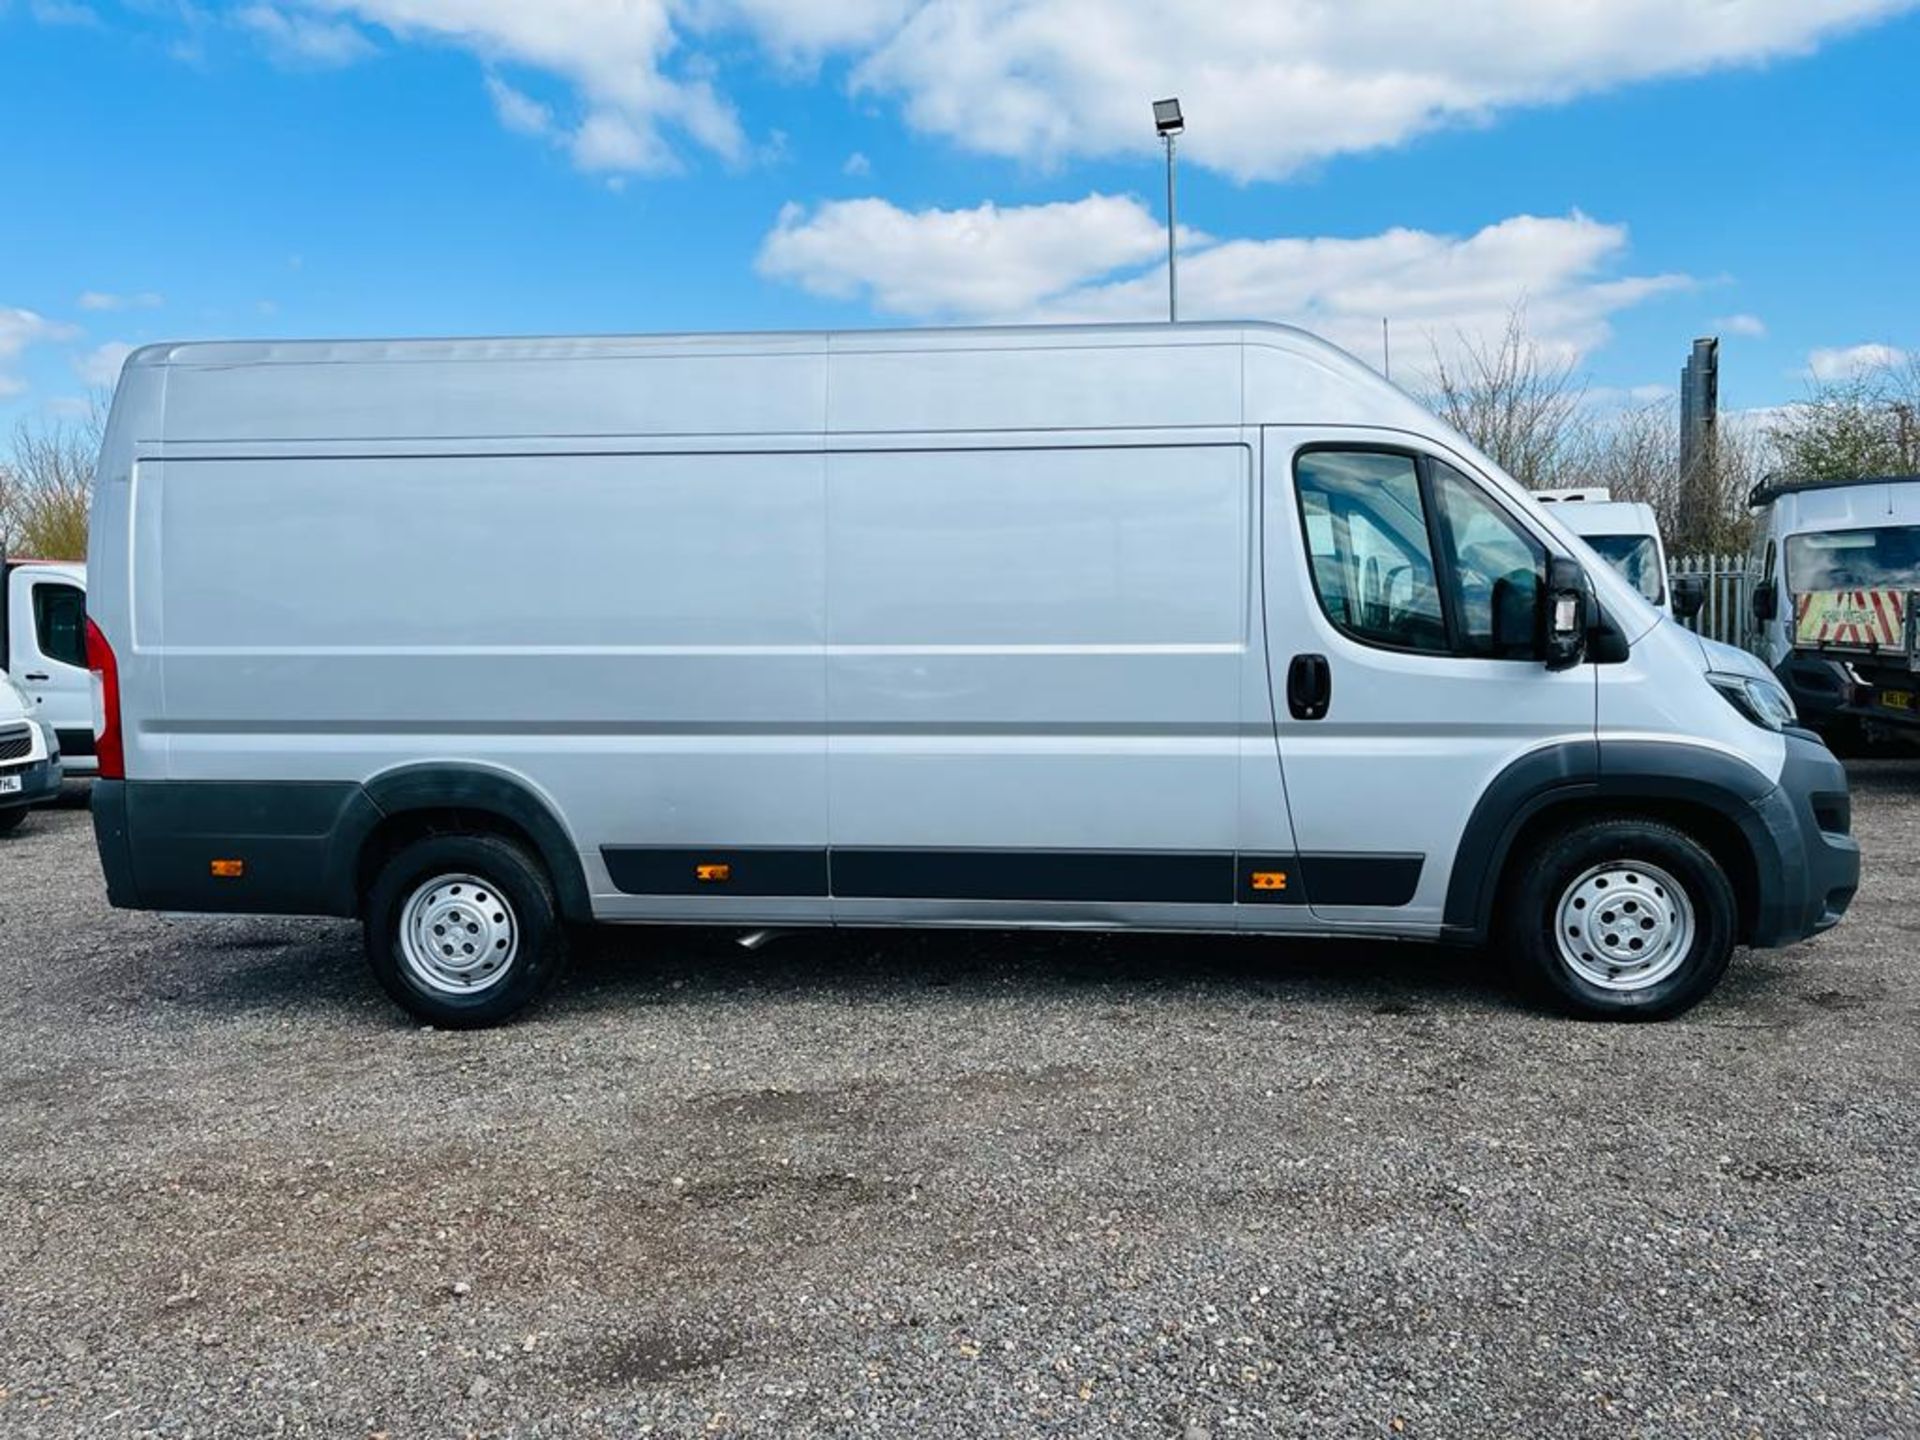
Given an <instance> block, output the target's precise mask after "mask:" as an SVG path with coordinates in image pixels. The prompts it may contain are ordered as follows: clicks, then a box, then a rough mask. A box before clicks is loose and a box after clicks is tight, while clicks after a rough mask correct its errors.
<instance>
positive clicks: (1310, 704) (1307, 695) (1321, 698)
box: [1287, 655, 1333, 720]
mask: <svg viewBox="0 0 1920 1440" xmlns="http://www.w3.org/2000/svg"><path fill="white" fill-rule="evenodd" d="M1332 703H1333V667H1332V666H1330V665H1328V664H1327V657H1326V656H1324V655H1296V656H1294V657H1293V663H1292V664H1291V665H1289V666H1288V667H1287V709H1288V710H1290V711H1292V712H1293V718H1294V719H1296V720H1319V719H1322V718H1324V717H1325V715H1326V713H1327V706H1329V705H1331V704H1332Z"/></svg>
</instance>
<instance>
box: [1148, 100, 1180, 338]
mask: <svg viewBox="0 0 1920 1440" xmlns="http://www.w3.org/2000/svg"><path fill="white" fill-rule="evenodd" d="M1153 128H1154V129H1155V130H1156V131H1158V132H1159V134H1160V140H1161V143H1162V144H1164V145H1165V146H1166V147H1167V320H1168V322H1169V323H1171V322H1173V321H1175V320H1178V319H1179V318H1180V273H1179V259H1178V256H1177V254H1176V252H1175V246H1174V239H1173V237H1174V218H1173V140H1174V136H1176V135H1178V134H1179V133H1180V132H1181V131H1182V130H1184V129H1186V128H1187V122H1186V121H1185V120H1183V119H1181V118H1180V102H1179V101H1178V100H1156V101H1154V102H1153Z"/></svg>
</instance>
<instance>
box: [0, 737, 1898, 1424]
mask: <svg viewBox="0 0 1920 1440" xmlns="http://www.w3.org/2000/svg"><path fill="white" fill-rule="evenodd" d="M1855 778H1856V785H1857V796H1856V812H1855V813H1856V819H1857V824H1858V826H1859V828H1860V830H1861V833H1862V836H1863V840H1864V843H1865V845H1866V847H1867V877H1866V883H1865V886H1864V888H1863V890H1862V892H1861V895H1860V898H1859V900H1858V902H1857V903H1856V904H1855V906H1854V910H1853V914H1852V916H1851V918H1850V919H1849V921H1848V922H1847V924H1846V925H1845V926H1843V927H1842V928H1841V929H1840V930H1839V931H1837V932H1835V933H1833V934H1832V935H1829V936H1827V937H1825V938H1824V939H1821V940H1819V941H1816V942H1814V943H1812V944H1809V945H1803V946H1800V947H1798V948H1796V949H1792V950H1787V951H1776V952H1770V953H1765V954H1752V955H1742V956H1740V957H1738V958H1737V959H1736V961H1735V964H1734V968H1733V971H1732V973H1731V974H1730V975H1729V977H1728V980H1727V982H1726V983H1725V985H1724V986H1723V987H1722V989H1721V990H1720V992H1719V993H1718V995H1717V996H1716V997H1715V998H1714V999H1712V1000H1711V1001H1709V1002H1708V1003H1707V1004H1706V1005H1704V1006H1703V1007H1701V1008H1700V1009H1698V1010H1696V1011H1695V1012H1694V1013H1693V1014H1692V1015H1690V1016H1688V1017H1687V1018H1685V1019H1684V1020H1681V1021H1677V1022H1674V1023H1670V1024H1667V1025H1660V1026H1645V1027H1620V1026H1603V1025H1585V1024H1577V1023H1573V1022H1570V1021H1566V1020H1561V1019H1556V1018H1553V1017H1550V1016H1544V1015H1540V1014H1536V1013H1533V1012H1531V1011H1529V1010H1527V1009H1525V1008H1523V1007H1521V1006H1520V1005H1518V1004H1517V1003H1516V1002H1515V1001H1513V1000H1512V999H1511V998H1510V997H1509V996H1508V994H1507V993H1506V992H1505V991H1504V990H1503V989H1502V988H1501V986H1500V985H1499V984H1498V983H1496V982H1495V981H1494V980H1493V979H1492V978H1490V977H1489V976H1488V975H1487V974H1486V973H1484V972H1483V971H1481V970H1480V969H1477V968H1475V967H1474V966H1472V965H1470V964H1467V963H1465V962H1463V961H1462V959H1461V958H1460V957H1458V956H1455V955H1451V954H1448V953H1445V952H1440V951H1431V950H1425V949H1420V948H1416V947H1406V946H1380V945H1355V946H1327V945H1321V946H1313V947H1310V948H1297V949H1292V950H1277V949H1275V948H1273V947H1271V946H1270V945H1266V944H1262V943H1259V942H1254V941H1241V940H1231V939H1224V940H1222V939H1209V940H1186V939H1181V940H1168V939H1131V938H1129V939H1112V938H1095V937H1068V936H1063V937H1050V936H1040V937H1034V936H1025V937H1022V936H997V935H967V934H937V935H932V934H884V933H882V934H872V933H869V934H862V933H849V934H845V935H840V936H832V935H819V936H801V937H796V938H793V939H790V940H786V941H783V942H781V943H779V944H776V945H773V946H771V947H769V948H768V949H766V950H763V951H761V952H759V953H757V954H751V955H749V954H747V953H745V952H743V951H741V950H739V949H738V948H737V947H734V946H732V945H730V944H729V943H728V941H727V938H726V937H724V936H719V935H706V934H689V933H686V932H657V931H622V932H616V933H615V935H614V936H613V937H612V938H611V939H610V940H609V941H608V942H607V943H606V944H605V945H604V946H603V947H602V949H603V952H604V953H600V954H596V955H594V956H593V957H591V958H590V959H588V960H586V961H585V962H583V963H582V964H581V965H580V967H579V968H578V969H577V970H576V971H575V974H574V978H573V980H572V981H571V982H570V983H569V984H568V985H567V986H566V988H565V989H564V990H563V991H562V992H561V993H560V994H559V995H558V996H556V997H555V998H554V1000H552V1001H551V1002H549V1003H548V1004H547V1005H546V1006H545V1007H544V1008H543V1009H541V1010H540V1011H539V1012H538V1013H537V1014H536V1015H535V1016H533V1017H532V1018H531V1019H529V1020H527V1021H526V1022H524V1023H521V1024H519V1025H516V1026H513V1027H511V1028H508V1029H505V1030H501V1031H495V1032H491V1033H486V1034H475V1035H459V1034H448V1033H436V1032H432V1031H425V1030H421V1029H419V1028H417V1027H416V1026H414V1025H412V1024H410V1023H408V1022H407V1021H406V1020H405V1019H404V1018H403V1017H402V1016H401V1015H400V1013H399V1012H398V1011H396V1010H394V1009H393V1008H392V1007H391V1006H389V1005H388V1003H387V1002H386V1001H385V999H384V998H382V997H381V996H380V995H379V994H378V992H377V991H376V990H375V989H374V987H373V984H372V982H371V980H370V978H369V977H368V976H367V975H366V974H365V971H364V963H363V961H362V959H361V956H360V953H359V949H358V934H357V932H356V931H355V930H354V929H353V928H352V927H350V926H347V925H343V924H338V923H331V922H306V921H295V922H286V921H206V920H193V921H185V920H179V921H170V920H164V919H161V918H159V917H156V916H151V915H133V914H123V913H119V912H115V911H111V910H109V909H108V908H107V907H106V904H105V900H104V896H103V893H102V887H101V883H100V880H99V875H98V871H97V868H96V864H95V861H94V857H93V848H92V838H91V833H90V830H89V828H88V824H87V817H86V814H85V812H84V810H81V809H79V808H76V807H69V808H67V809H65V810H63V811H58V812H51V813H45V812H43V813H42V814H40V815H39V816H37V817H36V818H35V819H34V820H33V821H32V822H30V823H29V825H28V827H27V828H25V829H23V830H22V831H20V832H19V833H18V834H17V835H16V836H15V837H14V838H12V839H9V840H6V841H0V1434H5V1435H9V1436H12V1435H36V1436H37V1435H50V1436H69V1435H71V1436H114V1435H144V1434H157V1435H167V1436H185V1435H195V1436H212V1435H257V1434H281V1433H285V1434H315V1435H327V1436H368V1435H373V1434H378V1433H385V1434H387V1435H389V1436H392V1437H395V1440H398V1437H402V1436H415V1435H420V1436H440V1435H447V1436H457V1435H469V1434H475V1435H517V1436H559V1435H609V1436H625V1435H634V1434H648V1433H651V1434H659V1435H695V1436H727V1435H747V1434H753V1435H772V1436H798V1435H816V1434H817V1435H900V1434H907V1433H911V1434H914V1435H935V1436H937V1435H956V1436H998V1435H1022V1436H1024V1435H1115V1434H1119V1435H1128V1436H1133V1435H1145V1436H1154V1435H1165V1436H1173V1437H1181V1440H1186V1437H1192V1440H1198V1437H1201V1436H1214V1437H1223V1436H1229V1435H1238V1434H1262V1435H1264V1434H1277V1435H1305V1434H1338V1435H1365V1434H1375V1433H1378V1434H1384V1435H1389V1436H1391V1435H1404V1436H1423V1435H1424V1436H1491V1435H1514V1436H1529V1437H1536V1436H1550V1435H1649V1436H1666V1435H1726V1436H1750V1435H1755V1434H1759V1435H1767V1436H1796V1437H1797V1436H1819V1435H1842V1436H1873V1435H1884V1436H1896V1435H1898V1436H1905V1435H1916V1434H1920V1096H1917V1095H1916V1093H1915V1091H1916V1086H1915V1082H1916V1080H1920V1030H1917V1027H1916V1024H1915V1022H1916V1020H1920V975H1917V974H1916V969H1915V960H1916V956H1915V942H1914V936H1915V934H1916V932H1920V920H1916V918H1915V911H1914V907H1913V899H1914V896H1915V894H1916V888H1915V880H1916V875H1917V874H1920V859H1917V858H1916V857H1920V806H1917V805H1916V804H1915V800H1916V798H1917V797H1920V766H1915V765H1903V764H1898V763H1863V764H1861V765H1859V766H1858V767H1856V777H1855Z"/></svg>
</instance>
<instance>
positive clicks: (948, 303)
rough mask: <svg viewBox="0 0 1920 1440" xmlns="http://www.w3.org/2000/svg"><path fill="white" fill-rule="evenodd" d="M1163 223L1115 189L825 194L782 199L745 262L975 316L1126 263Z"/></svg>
mask: <svg viewBox="0 0 1920 1440" xmlns="http://www.w3.org/2000/svg"><path fill="white" fill-rule="evenodd" d="M1164 234H1165V232H1164V231H1163V230H1162V229H1161V227H1160V224H1159V222H1158V221H1156V220H1155V219H1154V218H1153V216H1152V215H1150V214H1148V213H1147V211H1146V209H1145V207H1143V206H1142V205H1141V204H1140V202H1139V201H1137V200H1134V199H1131V198H1129V197H1123V196H1115V195H1089V196H1088V197H1087V198H1086V199H1084V200H1075V201H1069V202H1061V203H1057V204H1052V205H1026V206H1014V207H1012V208H1009V209H1002V208H1001V207H999V206H997V205H993V204H986V205H982V206H980V207H978V208H977V209H973V210H919V211H907V210H902V209H900V208H898V207H897V206H894V205H891V204H889V203H888V202H887V201H885V200H874V199H866V200H836V201H832V202H830V203H828V204H825V205H821V206H819V207H818V208H817V209H815V210H813V211H811V212H809V211H807V210H805V209H803V208H802V207H800V206H798V205H789V206H787V207H786V208H785V209H784V210H782V211H781V212H780V219H779V222H778V223H777V224H776V225H775V226H774V229H773V232H772V233H771V234H770V235H768V236H767V238H766V240H765V242H764V243H763V244H762V246H761V248H760V256H759V260H758V262H757V268H758V269H759V271H760V273H761V274H762V275H766V276H768V277H770V278H773V279H776V280H786V281H791V282H792V283H794V284H797V285H799V286H801V287H802V288H804V289H806V290H809V291H811V292H813V293H814V294H816V295H826V296H831V297H834V298H836V299H853V298H856V297H866V298H868V299H869V300H870V301H871V303H872V304H873V306H874V307H875V308H876V309H878V310H881V311H883V312H885V313H888V314H893V315H910V316H915V317H919V318H925V317H929V316H957V317H961V318H967V319H984V318H991V317H1000V316H1005V315H1009V314H1019V313H1022V312H1024V311H1027V310H1029V309H1031V308H1032V307H1035V306H1037V305H1040V304H1041V303H1042V302H1044V301H1047V300H1048V299H1049V298H1050V297H1056V296H1059V295H1061V294H1062V293H1063V292H1064V291H1066V290H1068V289H1069V288H1071V287H1074V286H1077V285H1082V284H1084V283H1086V282H1087V281H1089V280H1092V279H1096V278H1098V277H1100V276H1103V275H1107V274H1109V273H1111V272H1112V271H1114V270H1117V269H1119V268H1121V267H1122V266H1131V265H1137V264H1139V263H1141V262H1142V261H1144V260H1146V259H1148V258H1149V257H1150V256H1152V255H1153V254H1154V253H1155V252H1156V251H1157V250H1159V248H1160V247H1161V246H1162V245H1163V244H1164V243H1165V241H1164V238H1163V237H1164Z"/></svg>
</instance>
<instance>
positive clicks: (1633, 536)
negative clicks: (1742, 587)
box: [1533, 485, 1707, 620]
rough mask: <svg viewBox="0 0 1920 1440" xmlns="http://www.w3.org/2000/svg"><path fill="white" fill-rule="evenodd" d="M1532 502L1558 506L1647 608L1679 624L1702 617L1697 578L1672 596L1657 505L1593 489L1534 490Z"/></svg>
mask: <svg viewBox="0 0 1920 1440" xmlns="http://www.w3.org/2000/svg"><path fill="white" fill-rule="evenodd" d="M1533 498H1534V499H1536V500H1538V501H1539V502H1540V503H1541V504H1542V505H1553V506H1556V507H1560V508H1556V509H1555V511H1554V514H1555V515H1556V516H1557V517H1558V518H1559V519H1560V521H1561V522H1562V523H1564V524H1565V525H1566V527H1567V528H1568V529H1569V530H1571V531H1573V533H1574V534H1576V535H1578V536H1579V537H1580V538H1581V539H1582V540H1584V541H1586V542H1587V546H1588V548H1589V549H1591V550H1592V551H1593V552H1594V553H1595V554H1597V555H1598V556H1599V557H1600V558H1601V559H1602V560H1604V561H1606V562H1607V563H1608V564H1609V565H1611V566H1612V567H1613V568H1614V569H1616V570H1618V571H1619V572H1620V573H1621V574H1622V575H1624V576H1626V578H1627V580H1628V582H1629V583H1630V584H1632V585H1633V587H1634V588H1635V589H1636V590H1638V591H1639V592H1640V593H1641V594H1642V595H1644V596H1645V597H1646V599H1647V603H1648V604H1649V605H1657V606H1659V607H1660V608H1661V609H1662V610H1665V611H1666V612H1667V613H1668V614H1669V615H1672V616H1674V617H1675V618H1676V619H1679V620H1691V619H1692V618H1693V617H1694V616H1695V615H1697V614H1699V613H1700V607H1701V605H1702V604H1704V603H1705V601H1706V598H1707V592H1706V587H1705V586H1704V585H1703V584H1701V583H1699V581H1698V578H1697V577H1695V576H1685V577H1682V578H1683V579H1684V580H1690V581H1693V582H1694V583H1693V584H1688V585H1680V586H1676V587H1672V588H1673V589H1677V591H1678V593H1670V587H1669V584H1668V578H1667V546H1666V542H1665V541H1664V540H1663V539H1661V536H1660V521H1659V519H1658V517H1657V516H1655V514H1654V513H1653V506H1651V505H1649V504H1647V503H1646V502H1645V501H1644V500H1615V499H1614V498H1613V495H1612V492H1611V491H1609V490H1607V489H1606V488H1605V487H1604V486H1594V485H1589V486H1581V487H1577V488H1570V489H1562V490H1536V491H1534V492H1533Z"/></svg>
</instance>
